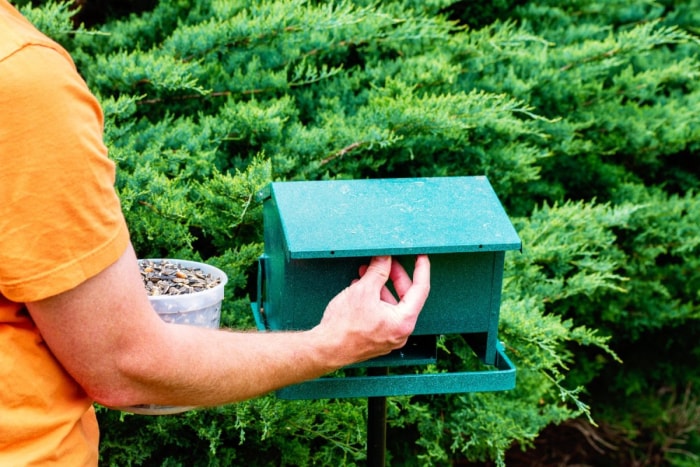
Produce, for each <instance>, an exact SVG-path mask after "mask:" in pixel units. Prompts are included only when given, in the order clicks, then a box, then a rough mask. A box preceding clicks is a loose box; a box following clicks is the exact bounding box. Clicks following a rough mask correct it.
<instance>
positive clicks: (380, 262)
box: [360, 256, 392, 290]
mask: <svg viewBox="0 0 700 467" xmlns="http://www.w3.org/2000/svg"><path fill="white" fill-rule="evenodd" d="M391 263H392V261H391V256H374V257H372V259H371V260H370V262H369V266H367V267H366V268H365V267H362V268H360V277H361V279H360V281H362V282H365V283H367V284H368V285H370V286H371V287H373V288H376V289H377V290H380V289H381V288H382V287H383V286H384V284H386V282H387V281H388V280H389V274H390V272H391Z"/></svg>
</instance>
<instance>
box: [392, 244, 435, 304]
mask: <svg viewBox="0 0 700 467" xmlns="http://www.w3.org/2000/svg"><path fill="white" fill-rule="evenodd" d="M397 290H398V289H397ZM429 293H430V260H429V259H428V256H427V255H418V256H417V257H416V268H415V269H414V271H413V283H412V284H411V286H410V287H409V288H408V289H406V290H404V293H403V295H401V292H399V295H400V296H402V298H401V303H403V304H404V305H405V306H407V307H408V308H409V309H410V310H411V311H413V312H415V313H418V312H419V311H420V310H421V309H422V308H423V305H424V304H425V301H426V300H427V299H428V294H429Z"/></svg>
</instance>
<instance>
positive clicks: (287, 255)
mask: <svg viewBox="0 0 700 467" xmlns="http://www.w3.org/2000/svg"><path fill="white" fill-rule="evenodd" d="M260 198H261V199H262V200H263V217H264V235H265V253H264V255H263V256H262V257H261V258H260V260H259V271H258V297H257V301H256V303H254V304H253V312H254V315H255V318H256V322H257V325H258V328H259V329H261V330H273V331H274V330H302V329H309V328H311V327H313V326H315V325H316V324H318V323H319V321H320V319H321V316H322V315H323V311H324V309H325V307H326V305H327V304H328V302H329V301H330V300H331V299H332V298H333V297H334V296H335V295H336V294H337V293H338V292H339V291H341V290H342V289H343V288H345V287H347V286H348V285H349V284H350V282H351V281H352V280H353V279H355V278H357V277H358V272H357V271H358V268H359V266H360V265H362V264H366V263H367V262H368V261H369V259H370V258H371V257H372V256H375V255H392V256H394V257H395V258H396V259H397V260H398V261H401V263H402V264H403V265H404V266H405V267H406V269H407V270H408V271H409V272H412V270H413V261H414V258H415V255H416V254H422V253H426V254H428V255H429V256H430V260H431V292H430V297H429V298H428V301H427V302H426V304H425V306H424V308H423V311H422V313H421V316H420V318H419V320H418V322H417V324H416V329H415V331H414V334H413V336H412V338H411V341H410V345H409V346H407V347H406V348H405V349H402V350H401V351H396V352H393V353H392V354H391V355H389V356H387V357H383V358H381V359H377V360H373V361H370V362H366V363H364V364H363V366H388V367H394V366H406V365H425V364H427V363H432V362H434V361H435V354H436V351H435V339H434V336H438V335H441V334H463V335H465V336H466V337H467V339H468V341H469V342H470V344H471V345H472V347H473V349H474V351H475V352H476V353H477V355H478V356H479V358H481V360H482V361H483V362H484V363H486V364H489V365H493V366H494V368H495V370H494V371H493V372H491V371H488V372H475V373H474V374H472V373H469V376H467V375H466V374H461V375H458V376H450V374H439V375H437V374H432V375H431V374H426V375H411V377H406V376H402V375H395V376H386V377H381V378H380V377H367V378H373V379H370V380H364V379H359V380H358V379H354V378H350V377H348V378H332V379H336V380H338V381H333V382H326V380H329V379H331V378H322V380H324V382H323V384H322V385H320V384H321V383H320V382H319V383H313V382H310V383H305V385H299V386H298V387H295V388H294V389H293V390H292V389H291V388H288V389H287V390H283V391H282V392H281V393H280V395H281V396H283V397H284V396H285V391H286V394H287V396H289V397H291V398H306V399H311V398H321V397H365V396H371V395H398V394H406V393H410V394H436V393H449V392H472V391H473V390H499V388H502V389H508V388H510V387H512V386H513V384H514V378H515V369H514V368H512V365H511V366H509V365H507V364H504V363H503V362H504V361H506V362H509V361H508V360H507V358H505V355H503V353H502V352H501V351H499V349H498V345H497V343H498V336H497V335H498V315H499V308H500V296H501V287H502V277H503V263H504V258H505V252H506V251H508V250H519V249H520V248H521V241H520V238H519V237H518V235H517V233H516V231H515V229H514V228H513V225H512V224H511V222H510V220H509V218H508V216H507V214H506V213H505V211H504V209H503V207H502V205H501V203H500V201H499V199H498V197H497V196H496V193H495V192H494V190H493V188H492V187H491V184H490V183H489V181H488V179H487V178H486V177H440V178H406V179H374V180H334V181H312V182H275V183H271V184H270V185H269V186H268V187H267V189H266V190H264V191H263V192H262V193H260ZM420 336H426V337H427V336H430V337H432V339H426V338H421V337H420ZM504 365H505V366H504ZM494 373H495V374H494ZM418 376H421V377H420V378H419V377H418ZM423 376H424V377H425V378H423ZM356 378H359V377H356ZM375 378H376V379H375ZM480 379H482V380H484V384H483V385H480V384H479V383H478V380H480ZM342 380H347V381H346V382H345V383H343V382H342ZM321 386H323V388H324V389H322V388H321ZM331 386H332V387H337V388H341V387H342V388H344V389H342V390H340V389H337V390H333V391H330V390H329V389H328V388H330V387H331ZM304 388H307V389H304ZM363 388H365V389H363ZM370 388H372V389H370ZM382 393H384V394H382Z"/></svg>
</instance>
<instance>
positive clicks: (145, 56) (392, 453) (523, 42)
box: [15, 0, 700, 466]
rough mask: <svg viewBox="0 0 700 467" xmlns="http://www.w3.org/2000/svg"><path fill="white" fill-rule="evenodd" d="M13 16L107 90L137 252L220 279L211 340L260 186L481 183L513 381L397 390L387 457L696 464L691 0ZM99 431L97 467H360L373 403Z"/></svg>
mask: <svg viewBox="0 0 700 467" xmlns="http://www.w3.org/2000/svg"><path fill="white" fill-rule="evenodd" d="M15 3H16V4H17V5H18V6H19V7H21V9H22V11H23V12H24V13H25V14H26V15H27V16H28V17H29V18H30V19H31V20H32V21H33V22H34V23H35V24H36V25H37V26H38V27H39V28H41V29H42V30H44V31H45V32H46V33H47V34H49V35H50V36H52V37H54V38H55V39H56V40H58V41H59V42H60V43H62V44H63V45H64V46H65V47H66V48H67V49H68V50H69V52H70V53H71V54H72V56H73V57H74V59H75V61H76V64H77V66H78V68H79V70H80V72H81V74H82V75H83V76H84V78H85V80H86V81H87V83H88V85H89V86H90V88H91V89H92V90H93V92H94V93H95V94H96V95H97V96H98V98H99V99H100V101H101V102H102V105H103V107H104V110H105V116H106V124H105V138H106V142H107V144H108V146H109V149H110V154H111V157H112V158H113V159H114V160H115V161H116V163H117V165H118V171H119V172H118V179H117V190H118V192H119V195H120V197H121V200H122V203H123V208H124V213H125V215H126V217H127V220H128V222H129V225H130V228H131V232H132V239H133V242H134V244H135V247H136V249H137V251H138V254H139V256H141V257H148V256H151V257H159V256H168V257H179V258H186V259H195V260H204V261H207V262H210V263H211V264H213V265H216V266H218V267H220V268H222V269H224V270H225V271H226V272H227V274H228V275H229V278H230V282H229V286H228V290H227V292H226V301H225V306H224V316H223V321H224V324H225V325H226V326H232V327H239V328H249V327H252V326H253V322H252V317H251V315H250V312H249V301H250V298H251V296H253V293H254V288H255V278H256V273H255V268H256V259H257V256H258V255H259V254H260V253H261V252H262V248H263V245H262V221H261V212H260V211H261V209H260V208H261V207H260V205H259V203H258V202H257V200H256V199H255V193H256V192H257V190H259V189H260V188H261V187H263V186H265V185H266V184H267V183H269V182H270V181H271V180H300V179H306V180H319V179H342V178H380V177H416V176H455V175H486V176H488V177H489V179H490V181H491V183H492V184H493V185H494V187H495V189H496V191H497V193H498V194H499V197H500V198H501V200H502V201H503V204H504V207H505V208H506V210H507V211H508V213H509V215H510V216H511V218H512V220H513V223H514V224H515V226H516V228H517V230H518V232H519V234H520V236H521V238H522V240H523V244H524V248H523V252H522V253H519V252H515V253H511V252H509V253H508V255H507V257H506V270H505V280H504V291H503V301H502V308H501V323H500V324H501V326H500V327H501V328H500V334H499V336H500V338H501V340H503V341H504V343H505V345H506V348H507V352H508V354H509V356H510V357H511V358H512V359H513V361H514V363H515V364H516V366H517V368H518V376H517V387H516V389H514V390H512V391H507V392H502V393H483V394H456V395H448V396H414V397H396V398H390V399H389V415H388V419H389V433H388V448H389V452H388V464H389V465H402V466H404V465H405V466H411V465H421V466H422V465H504V464H507V465H569V464H572V463H576V462H580V463H585V462H587V463H589V464H594V465H601V466H604V465H610V466H613V465H640V466H647V465H674V466H691V465H697V463H698V462H700V434H699V432H700V403H699V401H698V397H699V396H698V388H699V387H700V372H698V367H699V363H700V346H698V343H697V342H698V335H700V321H699V318H700V208H699V207H698V202H699V201H700V200H699V199H698V188H699V187H700V79H699V78H700V60H699V57H700V1H699V0H681V1H670V0H659V1H650V0H649V1H623V0H611V1H603V0H574V1H570V2H559V1H554V0H533V1H526V0H513V1H509V0H496V1H493V2H490V3H485V4H482V3H479V4H477V2H469V1H454V0H426V1H418V0H403V1H400V0H389V1H383V2H375V1H363V0H359V1H331V2H321V1H302V0H263V1H256V2H244V1H236V0H226V1H224V0H201V1H197V2H195V1H188V0H176V1H149V2H145V3H139V2H133V1H126V0H123V1H114V0H112V1H110V0H102V1H91V0H82V1H76V2H74V3H71V4H62V3H55V2H53V1H49V2H44V1H37V2H33V3H32V4H30V3H29V2H27V1H20V0H18V1H16V2H15ZM81 8H82V9H81ZM446 341H449V342H447V343H446V345H445V346H444V347H441V350H440V352H441V355H440V357H441V358H440V362H441V363H440V364H439V365H438V367H437V368H435V370H444V369H463V368H474V367H475V365H478V362H475V361H474V360H475V359H474V357H473V355H472V354H471V351H470V350H469V348H468V347H467V346H466V345H465V344H464V343H463V342H461V341H460V340H459V339H458V338H454V337H448V338H446ZM448 349H449V352H448ZM232 358H235V356H232ZM99 417H100V423H101V426H102V444H101V464H102V465H109V466H132V465H133V466H138V465H162V466H228V465H244V464H248V465H255V466H268V465H269V466H278V465H328V464H336V465H362V464H363V462H364V458H365V436H366V433H365V423H366V406H365V402H364V401H363V400H323V401H297V402H289V401H280V400H278V399H276V398H275V397H274V396H273V395H271V396H266V397H262V398H260V399H256V400H253V401H249V402H245V403H241V404H235V405H231V406H225V407H219V408H215V409H210V410H200V411H194V412H189V413H186V414H182V415H178V416H170V417H143V416H135V415H129V414H123V413H119V412H114V411H110V410H107V409H104V408H99ZM538 462H539V463H540V464H538ZM557 462H558V463H559V464H556V463H557ZM548 463H549V464H548ZM566 463H569V464H566Z"/></svg>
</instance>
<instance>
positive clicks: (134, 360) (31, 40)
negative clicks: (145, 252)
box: [0, 0, 430, 466]
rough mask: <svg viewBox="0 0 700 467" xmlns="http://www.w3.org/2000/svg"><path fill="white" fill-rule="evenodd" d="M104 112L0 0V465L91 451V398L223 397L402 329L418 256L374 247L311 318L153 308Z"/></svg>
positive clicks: (369, 347)
mask: <svg viewBox="0 0 700 467" xmlns="http://www.w3.org/2000/svg"><path fill="white" fill-rule="evenodd" d="M102 125H103V116H102V112H101V109H100V107H99V105H98V103H97V101H96V99H95V98H94V96H93V95H92V94H91V93H90V92H89V91H88V89H87V87H86V85H85V83H84V82H83V81H82V79H81V78H80V76H79V75H78V73H77V72H76V70H75V67H74V65H73V62H72V61H71V59H70V57H69V56H68V54H67V53H66V52H65V51H64V50H63V49H62V48H61V47H60V46H58V45H57V44H56V43H54V42H52V41H51V40H49V39H48V38H47V37H45V36H43V35H42V34H40V33H39V32H38V31H37V30H36V29H34V28H33V27H32V26H31V25H30V24H29V23H28V22H27V21H26V20H25V19H24V18H23V17H22V16H21V15H20V14H19V13H18V12H17V11H16V10H15V9H14V8H13V7H12V6H11V5H10V4H9V3H8V2H7V0H0V385H1V386H0V465H13V466H14V465H37V464H41V465H47V464H49V465H50V464H60V465H70V466H80V465H92V466H94V465H96V464H97V452H98V451H97V448H98V438H99V434H98V429H97V423H96V419H95V414H94V409H93V407H92V403H93V401H97V402H99V403H101V404H103V405H106V406H113V407H124V406H132V405H136V404H163V405H181V406H188V405H198V406H214V405H219V404H225V403H230V402H235V401H240V400H244V399H248V398H252V397H256V396H259V395H262V394H265V393H267V392H269V391H272V390H274V389H277V388H280V387H282V386H286V385H289V384H293V383H297V382H301V381H303V380H307V379H311V378H316V377H319V376H321V375H323V374H326V373H328V372H331V371H333V370H335V369H338V368H340V367H343V366H345V365H348V364H351V363H354V362H357V361H361V360H365V359H369V358H372V357H375V356H379V355H382V354H385V353H388V352H389V351H391V350H393V349H396V348H400V347H402V346H403V345H404V344H405V342H406V339H407V338H408V336H409V335H410V334H411V332H412V331H413V328H414V326H415V322H416V319H417V318H418V314H419V313H420V310H421V309H422V307H423V304H424V302H425V300H426V298H427V296H428V292H429V282H430V265H429V262H428V259H427V257H425V256H419V257H418V258H417V259H416V267H415V272H414V277H413V279H411V278H410V277H409V276H408V275H407V273H406V272H405V271H404V270H403V268H402V267H401V266H400V265H399V264H398V263H396V262H392V261H391V258H390V257H379V258H373V259H372V261H371V262H370V264H369V266H368V267H367V268H364V269H363V270H362V271H361V273H362V274H361V275H362V277H361V278H360V279H359V280H357V281H355V282H354V283H353V284H352V285H350V286H349V287H348V288H347V289H345V290H344V291H342V292H341V293H340V294H339V295H338V296H336V297H335V298H334V299H333V300H332V301H331V302H330V303H329V305H328V307H327V309H326V312H325V314H324V316H323V319H322V320H321V323H320V324H319V325H318V326H316V327H315V328H313V329H311V330H308V331H303V332H284V333H258V332H247V333H246V332H233V331H227V330H212V329H204V328H195V327H188V326H178V325H171V324H166V323H164V322H163V321H162V320H161V319H160V318H159V317H158V316H157V314H156V313H155V312H154V311H153V310H152V308H151V306H150V304H149V301H148V298H147V296H146V293H145V291H144V289H143V285H142V282H141V277H140V272H139V269H138V266H137V261H136V255H135V253H134V250H133V248H132V246H131V243H130V241H129V235H128V231H127V227H126V225H125V222H124V218H123V216H122V213H121V209H120V205H119V200H118V198H117V195H116V193H115V191H114V188H113V184H114V175H115V174H114V169H115V168H114V164H113V163H112V162H111V161H110V160H109V159H108V157H107V150H106V148H105V146H104V144H103V142H102ZM387 280H391V281H392V282H393V284H394V288H395V290H396V291H397V294H398V296H399V297H400V301H398V302H397V300H396V299H394V297H393V296H392V294H391V293H390V292H389V291H388V289H387V288H386V287H385V284H386V282H387ZM172 355H179V356H180V357H179V358H177V359H173V358H170V357H171V356H172Z"/></svg>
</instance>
